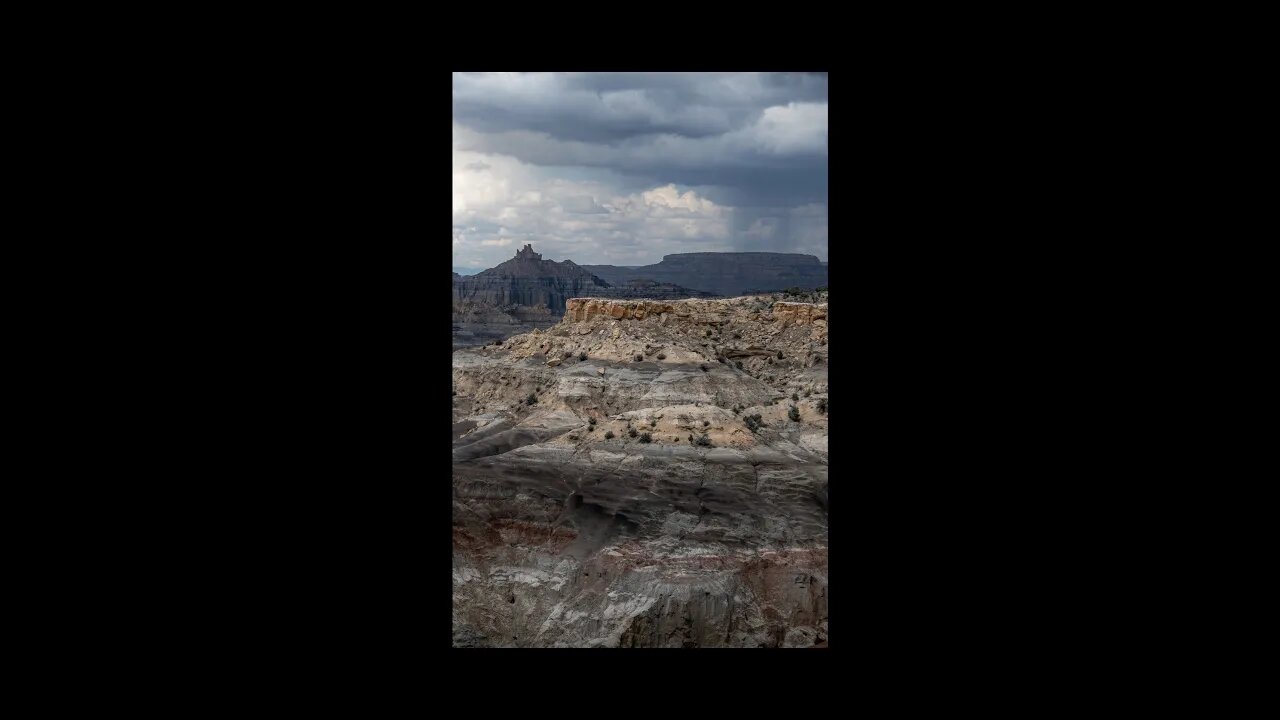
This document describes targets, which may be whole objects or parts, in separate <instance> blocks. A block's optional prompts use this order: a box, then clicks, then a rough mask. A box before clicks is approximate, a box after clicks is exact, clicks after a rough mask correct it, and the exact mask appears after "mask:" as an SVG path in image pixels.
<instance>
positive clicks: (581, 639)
mask: <svg viewBox="0 0 1280 720" xmlns="http://www.w3.org/2000/svg"><path fill="white" fill-rule="evenodd" d="M807 299H811V300H814V301H815V302H788V301H786V300H785V299H784V296H782V295H772V296H754V297H734V298H717V299H668V300H664V299H619V298H610V297H567V298H565V299H564V308H563V315H562V317H560V319H559V321H558V322H556V323H554V324H553V325H550V326H549V327H546V328H535V329H533V330H531V331H529V332H524V333H521V334H517V335H513V336H511V337H509V338H506V339H505V340H503V341H501V343H500V344H496V345H494V344H490V345H486V346H483V347H471V348H465V349H460V350H457V351H456V352H454V353H453V473H452V497H453V644H454V645H455V646H458V647H681V648H695V647H807V648H812V647H825V646H826V643H827V519H828V509H827V505H828V502H827V489H828V480H827V421H828V415H827V411H828V408H827V397H828V396H827V319H828V313H827V303H826V292H825V291H824V292H820V293H814V294H811V295H810V296H808V298H807Z"/></svg>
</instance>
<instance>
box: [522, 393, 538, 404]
mask: <svg viewBox="0 0 1280 720" xmlns="http://www.w3.org/2000/svg"><path fill="white" fill-rule="evenodd" d="M524 404H525V405H537V404H538V396H537V395H534V394H533V393H529V397H527V398H525V399H524Z"/></svg>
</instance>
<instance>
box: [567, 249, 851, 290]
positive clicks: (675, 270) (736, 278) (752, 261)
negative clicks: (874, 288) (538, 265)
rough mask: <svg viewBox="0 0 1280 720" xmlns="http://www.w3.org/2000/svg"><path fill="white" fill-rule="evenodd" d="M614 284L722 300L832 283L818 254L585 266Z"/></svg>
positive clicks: (686, 257) (678, 257)
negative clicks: (639, 283)
mask: <svg viewBox="0 0 1280 720" xmlns="http://www.w3.org/2000/svg"><path fill="white" fill-rule="evenodd" d="M581 267H582V268H583V269H584V270H586V271H587V272H590V273H592V274H594V275H595V276H596V277H598V278H601V279H602V280H604V281H605V282H608V283H609V284H611V285H620V284H622V283H625V282H627V281H628V280H632V279H636V278H650V279H652V280H656V281H658V282H664V283H673V284H675V285H680V286H683V287H686V288H691V289H694V290H702V291H705V292H711V293H715V294H717V295H726V296H732V295H743V294H747V293H748V292H750V291H755V290H757V289H758V290H763V291H769V292H773V291H779V290H785V289H786V288H790V287H799V288H802V289H805V290H812V289H814V288H818V287H824V286H826V284H827V266H826V264H825V263H821V262H819V261H818V258H816V257H814V256H813V255H800V254H797V253H767V252H742V253H679V254H675V255H667V256H665V257H663V258H662V262H660V263H657V264H656V265H645V266H642V267H625V266H618V265H583V266H581Z"/></svg>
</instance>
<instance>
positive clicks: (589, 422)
mask: <svg viewBox="0 0 1280 720" xmlns="http://www.w3.org/2000/svg"><path fill="white" fill-rule="evenodd" d="M587 424H588V425H591V426H593V427H594V426H595V424H596V419H595V418H587Z"/></svg>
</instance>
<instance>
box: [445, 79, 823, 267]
mask: <svg viewBox="0 0 1280 720" xmlns="http://www.w3.org/2000/svg"><path fill="white" fill-rule="evenodd" d="M453 188H454V189H453V255H454V262H453V264H454V265H462V266H476V267H491V266H493V265H495V264H497V263H498V262H502V261H503V260H506V259H508V258H509V257H510V256H511V255H512V254H513V252H514V251H513V250H512V248H514V247H519V246H522V245H523V244H525V243H526V242H528V243H533V245H534V248H535V249H536V250H538V251H539V252H541V253H543V255H544V257H546V258H548V259H555V260H562V259H566V258H568V259H573V260H574V261H576V262H579V263H583V264H597V263H598V264H605V263H608V264H618V265H638V264H648V263H652V262H658V261H659V260H661V258H662V256H663V255H666V254H670V253H674V252H698V251H746V250H755V251H760V250H772V251H778V252H802V253H809V254H813V255H817V256H818V257H819V258H821V259H823V260H825V259H826V257H827V77H826V75H825V74H824V73H455V74H454V76H453Z"/></svg>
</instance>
